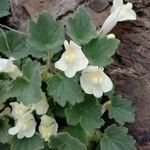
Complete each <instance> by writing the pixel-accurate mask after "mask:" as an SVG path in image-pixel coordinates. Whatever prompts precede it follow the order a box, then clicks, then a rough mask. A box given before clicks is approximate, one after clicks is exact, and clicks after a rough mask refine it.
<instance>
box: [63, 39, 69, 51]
mask: <svg viewBox="0 0 150 150" xmlns="http://www.w3.org/2000/svg"><path fill="white" fill-rule="evenodd" d="M64 47H65V49H66V50H69V43H68V41H67V40H65V41H64Z"/></svg>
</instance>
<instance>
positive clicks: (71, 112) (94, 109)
mask: <svg viewBox="0 0 150 150" xmlns="http://www.w3.org/2000/svg"><path fill="white" fill-rule="evenodd" d="M65 114H66V117H67V122H68V124H70V125H76V124H78V123H80V124H81V126H82V128H84V129H85V131H88V132H94V131H95V129H98V128H100V127H101V126H102V125H103V124H104V121H103V119H102V118H100V116H101V105H100V104H98V102H97V101H96V100H95V99H93V98H91V97H88V98H87V99H85V101H84V102H82V103H80V104H76V105H75V106H74V107H70V108H67V109H66V111H65Z"/></svg>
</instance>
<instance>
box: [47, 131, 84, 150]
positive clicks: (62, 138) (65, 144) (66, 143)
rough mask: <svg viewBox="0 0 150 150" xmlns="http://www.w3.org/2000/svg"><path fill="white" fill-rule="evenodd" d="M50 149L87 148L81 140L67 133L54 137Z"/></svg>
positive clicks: (81, 149) (80, 149)
mask: <svg viewBox="0 0 150 150" xmlns="http://www.w3.org/2000/svg"><path fill="white" fill-rule="evenodd" d="M49 147H50V148H52V149H57V150H86V147H85V146H84V145H83V144H82V143H81V142H80V141H79V140H77V139H76V138H74V137H72V136H70V135H69V134H68V133H66V132H62V133H58V134H57V135H56V136H52V137H51V138H50V143H49Z"/></svg>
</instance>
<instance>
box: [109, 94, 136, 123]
mask: <svg viewBox="0 0 150 150" xmlns="http://www.w3.org/2000/svg"><path fill="white" fill-rule="evenodd" d="M108 112H109V117H110V118H111V119H112V118H114V119H115V120H116V121H117V122H118V123H119V124H121V125H123V124H124V123H125V122H134V120H135V115H134V109H133V107H132V106H131V102H130V101H128V100H126V99H123V98H122V97H121V96H113V97H112V98H111V105H110V107H109V108H108Z"/></svg>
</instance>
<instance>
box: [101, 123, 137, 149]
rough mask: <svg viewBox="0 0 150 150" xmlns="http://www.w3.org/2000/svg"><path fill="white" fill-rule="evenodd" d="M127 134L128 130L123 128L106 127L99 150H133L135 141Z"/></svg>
mask: <svg viewBox="0 0 150 150" xmlns="http://www.w3.org/2000/svg"><path fill="white" fill-rule="evenodd" d="M127 133H128V129H127V128H125V127H116V125H112V126H110V127H108V128H107V129H106V131H105V135H104V137H103V138H102V139H101V141H100V144H101V150H134V149H135V140H134V139H133V137H132V136H130V135H127Z"/></svg>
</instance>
